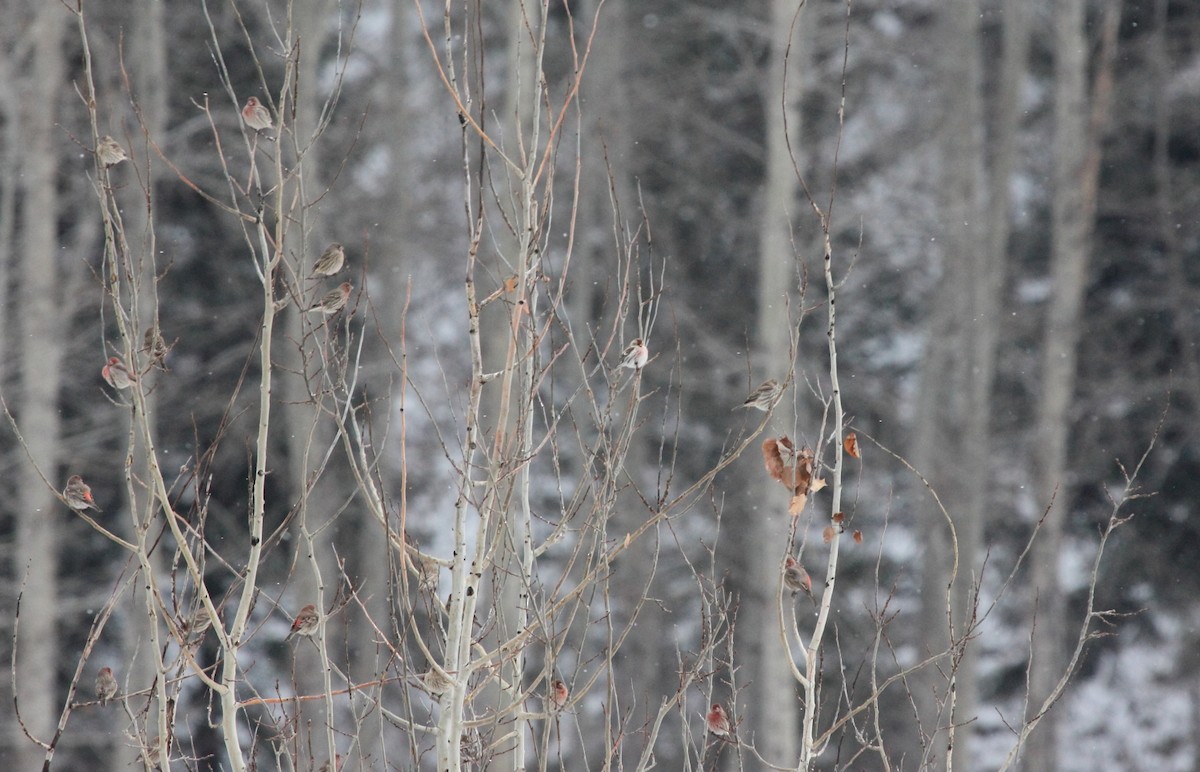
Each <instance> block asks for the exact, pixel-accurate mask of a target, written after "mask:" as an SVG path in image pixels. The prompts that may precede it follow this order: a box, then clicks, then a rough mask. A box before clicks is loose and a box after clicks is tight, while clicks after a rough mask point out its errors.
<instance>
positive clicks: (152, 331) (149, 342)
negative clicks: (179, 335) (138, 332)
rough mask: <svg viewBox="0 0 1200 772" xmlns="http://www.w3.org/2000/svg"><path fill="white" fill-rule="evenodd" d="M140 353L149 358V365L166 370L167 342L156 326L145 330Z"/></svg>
mask: <svg viewBox="0 0 1200 772" xmlns="http://www.w3.org/2000/svg"><path fill="white" fill-rule="evenodd" d="M142 351H144V352H145V353H146V355H147V356H148V357H149V358H150V364H152V365H154V366H155V367H161V368H163V369H164V370H165V369H166V364H165V362H166V358H167V351H168V349H167V342H166V340H164V339H163V336H162V332H161V331H160V330H159V329H158V325H151V326H150V327H147V328H146V334H145V335H143V336H142Z"/></svg>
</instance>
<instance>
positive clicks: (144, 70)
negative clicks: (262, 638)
mask: <svg viewBox="0 0 1200 772" xmlns="http://www.w3.org/2000/svg"><path fill="white" fill-rule="evenodd" d="M164 13H165V10H164V7H163V3H162V2H161V0H139V1H138V2H137V4H136V7H135V9H134V10H133V16H134V17H136V18H134V19H133V23H134V24H135V25H136V30H137V34H135V35H133V36H131V38H130V40H129V45H130V47H131V49H130V50H131V53H132V54H133V56H132V57H131V70H132V72H131V76H132V78H133V83H134V89H135V95H134V96H135V98H136V99H137V103H138V107H139V108H140V110H141V115H142V120H143V121H144V122H145V130H146V132H147V134H148V135H149V138H150V139H151V140H153V141H154V142H156V143H158V144H159V145H160V146H164V145H166V127H167V85H168V83H169V82H170V81H169V74H170V68H169V66H168V61H167V56H166V31H165V29H164V27H165V20H164ZM123 97H124V94H123V93H111V96H110V98H111V99H112V103H111V104H109V105H105V106H104V108H105V111H104V112H107V113H108V114H111V115H120V114H122V112H124V111H119V110H117V109H116V108H117V107H118V106H119V105H120V103H121V102H122V101H124V100H123ZM129 125H133V124H132V122H130V124H129ZM110 128H111V129H112V135H113V136H114V137H115V138H116V139H117V141H118V142H120V143H122V145H124V144H125V141H126V136H125V135H124V132H123V131H121V130H120V129H119V128H118V127H117V126H115V125H114V126H111V127H110ZM128 139H129V140H130V147H128V148H127V150H128V152H129V156H130V158H131V159H133V162H134V163H136V164H138V165H139V166H140V165H142V164H144V163H146V162H147V161H148V162H149V164H150V174H149V177H148V178H147V177H145V176H141V175H140V176H139V179H141V180H144V184H145V187H144V188H143V187H142V185H129V186H128V188H127V189H126V190H123V191H121V194H123V195H120V200H121V201H122V203H123V212H124V215H125V216H124V218H123V219H124V223H125V227H126V229H127V240H128V243H129V246H130V250H131V258H132V262H133V268H134V270H135V271H136V281H137V292H138V296H137V307H136V311H137V316H138V319H137V323H136V324H135V325H133V326H132V327H131V331H132V334H134V335H136V334H138V333H139V332H140V331H142V330H144V329H146V328H148V327H149V326H150V325H151V324H157V323H158V297H157V287H156V285H155V282H156V280H157V274H158V268H157V261H156V258H157V252H158V250H157V248H156V247H157V241H156V233H155V230H154V225H155V223H154V214H153V210H152V209H151V208H150V207H151V205H152V202H153V196H154V188H155V183H156V182H158V181H159V180H161V179H162V177H163V174H162V171H163V169H165V167H164V166H162V164H161V163H160V162H159V159H158V157H157V156H155V155H154V153H153V152H152V151H151V152H149V153H147V152H146V147H147V146H146V143H145V138H144V137H142V135H141V131H140V130H139V129H138V128H133V129H132V130H131V131H130V132H129V137H128ZM123 173H127V172H123ZM131 176H132V175H131ZM163 335H164V336H169V335H170V330H168V331H166V332H164V333H163ZM170 340H171V338H170V337H168V338H167V341H168V342H169V341H170ZM117 344H118V345H119V344H120V342H119V341H117ZM140 347H141V342H140V340H134V342H133V348H134V350H137V349H138V348H140ZM140 361H144V360H140ZM157 403H158V399H157V395H156V393H155V391H154V390H153V389H150V390H147V392H146V394H145V405H146V414H147V415H146V418H145V420H146V421H147V422H149V430H150V432H151V433H156V432H155V428H156V420H155V418H156V416H157V411H156V410H155V406H156V405H157ZM126 415H127V417H128V418H130V419H134V418H135V417H134V415H133V413H132V412H129V413H127V414H126ZM133 437H134V438H135V439H134V442H135V443H136V446H135V447H134V448H132V449H131V450H132V457H133V459H134V464H135V467H134V470H133V471H134V474H135V475H136V477H137V478H138V479H142V480H146V479H149V477H150V476H149V474H148V473H147V472H146V467H147V458H146V453H145V444H144V442H143V440H142V434H141V432H140V431H137V432H134V434H133ZM124 499H125V500H124V501H123V506H124V507H125V508H126V510H127V511H124V512H122V513H121V514H120V519H119V523H120V527H121V529H122V533H123V535H125V536H127V537H128V538H132V537H133V533H134V531H133V520H132V519H131V517H130V516H129V512H128V510H129V509H130V508H132V507H134V506H135V504H136V503H135V502H131V501H129V500H128V497H127V496H126V497H124ZM141 505H142V506H155V505H154V504H153V502H152V501H151V499H150V498H149V497H144V498H143V499H142V501H141ZM144 517H145V513H142V512H139V513H138V518H139V519H143V518H144ZM169 558H170V551H169V550H166V549H158V550H155V551H154V553H153V554H151V555H150V564H151V565H153V566H155V569H156V572H161V573H162V574H163V575H166V573H167V572H168V571H169V567H167V568H165V570H164V566H163V564H164V561H166V560H169ZM149 586H151V583H150V582H149V581H148V580H146V579H143V580H142V581H138V582H134V584H133V587H132V591H131V596H130V598H129V599H128V602H127V603H126V608H127V609H128V610H129V615H128V617H127V618H126V620H125V624H123V625H121V626H120V628H119V629H120V634H121V636H122V641H121V642H122V644H123V653H124V655H125V658H124V659H123V660H122V661H121V662H120V663H112V664H113V665H114V666H115V667H116V671H117V677H118V679H119V680H120V681H121V683H122V684H125V683H126V677H128V683H129V684H130V688H131V689H138V688H141V689H145V688H149V686H150V684H152V683H153V682H154V677H155V674H156V672H155V671H156V665H155V658H154V657H153V656H149V652H150V649H148V648H147V647H149V646H153V638H152V637H151V631H150V629H149V628H150V625H151V624H152V619H151V617H150V615H149V614H148V613H147V608H148V606H147V598H146V588H147V587H149ZM185 611H186V610H185ZM108 629H109V630H110V631H111V630H114V629H115V626H112V625H110V626H109V628H108ZM135 652H137V657H136V658H135V657H134V656H133V655H134V653H135ZM104 664H105V663H100V662H97V663H96V668H99V667H102V666H103V665H104ZM121 665H128V672H122V671H123V670H124V668H123V667H121ZM94 669H95V668H93V670H94ZM159 709H162V706H161V705H158V704H157V701H155V702H153V703H152V705H151V714H152V715H156V714H157V711H158V710H159ZM105 718H106V719H108V720H110V721H114V722H115V721H118V720H120V719H119V718H118V713H117V712H116V711H110V712H109V713H107V714H106V716H105ZM121 718H123V716H121ZM149 723H151V724H154V723H156V722H153V721H151V722H149ZM151 734H154V732H151ZM111 737H112V742H113V745H114V749H115V751H116V762H117V763H116V766H118V767H120V768H124V767H127V766H128V767H132V766H134V764H135V759H136V758H137V757H138V755H139V754H140V753H141V749H140V748H139V747H137V746H136V745H134V744H132V743H129V742H126V741H124V739H123V738H121V736H120V734H119V733H118V732H115V731H114V732H113V733H112V735H111ZM200 747H202V748H204V749H206V750H207V751H208V752H210V753H211V752H217V753H220V752H221V751H219V750H217V749H218V748H220V742H219V741H215V742H213V743H212V745H204V744H203V742H202V744H201V746H200ZM137 766H140V762H138V764H137Z"/></svg>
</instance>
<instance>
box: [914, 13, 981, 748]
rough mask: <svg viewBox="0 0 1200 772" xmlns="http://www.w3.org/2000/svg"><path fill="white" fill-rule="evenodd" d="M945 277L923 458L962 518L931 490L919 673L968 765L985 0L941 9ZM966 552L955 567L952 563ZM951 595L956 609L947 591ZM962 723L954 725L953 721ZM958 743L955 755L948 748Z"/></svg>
mask: <svg viewBox="0 0 1200 772" xmlns="http://www.w3.org/2000/svg"><path fill="white" fill-rule="evenodd" d="M941 24H942V28H943V29H944V31H945V32H944V34H943V35H942V39H943V41H944V45H943V48H942V59H941V61H940V69H939V73H940V79H941V83H942V92H943V94H944V97H945V108H944V110H943V111H942V114H943V115H944V116H945V121H944V124H943V126H942V132H943V133H942V138H941V140H940V144H941V147H942V149H943V150H942V158H941V173H940V180H941V184H940V186H939V189H940V191H941V197H940V199H939V206H940V209H941V218H940V220H941V223H942V228H941V233H940V235H939V237H938V242H939V243H940V245H941V250H942V254H943V264H944V268H943V272H942V279H941V281H940V283H939V285H938V289H937V295H936V297H935V298H934V299H933V302H932V304H931V305H932V308H933V311H932V313H933V316H932V319H931V325H930V329H931V334H930V337H929V340H928V342H927V344H926V354H925V357H924V365H925V366H924V369H923V370H922V373H921V398H920V402H919V405H918V411H919V412H918V421H917V429H916V438H915V445H916V448H915V456H916V459H917V465H918V468H919V469H920V470H921V471H922V472H923V473H924V474H925V475H926V476H927V478H928V479H929V481H930V482H931V483H932V485H933V487H934V489H935V490H937V492H938V495H939V496H940V498H941V501H942V503H943V504H944V505H945V506H946V509H947V510H948V512H949V513H950V516H951V518H952V519H953V521H954V530H953V531H951V529H950V527H949V525H948V524H947V522H946V520H945V517H944V516H943V515H942V513H941V512H940V511H939V510H938V509H937V508H936V506H935V505H934V502H933V501H931V500H926V506H925V510H924V522H923V525H922V528H921V530H922V533H923V534H924V537H925V539H926V549H925V557H924V559H923V561H922V562H923V566H924V573H923V575H922V586H921V590H922V593H921V601H922V605H921V625H920V627H921V630H922V633H923V636H924V640H923V641H922V644H921V645H922V653H923V654H932V653H937V652H943V651H947V650H949V651H950V657H949V658H948V659H946V660H944V661H943V662H942V663H940V665H939V667H937V668H929V669H927V670H926V671H924V673H923V677H922V678H921V679H918V680H917V683H918V684H919V685H918V694H917V698H918V705H919V707H920V708H921V711H920V719H921V725H922V726H921V729H922V732H923V734H924V735H925V736H926V738H927V740H928V742H929V743H930V744H929V745H928V746H927V747H926V748H925V749H924V755H925V757H926V759H927V760H930V761H932V762H933V763H935V764H936V765H937V766H939V767H948V766H949V765H950V764H951V762H953V765H954V766H955V767H957V768H959V769H969V768H971V765H970V761H969V759H970V745H969V733H970V725H969V724H965V722H969V721H970V720H971V719H972V718H973V717H974V715H975V710H976V704H977V696H976V683H975V655H974V652H973V650H972V648H970V647H969V646H965V645H964V644H965V641H964V640H963V638H964V635H965V634H966V633H967V630H968V625H969V624H970V621H971V618H972V608H971V604H972V599H973V591H974V589H975V587H976V583H977V581H978V572H977V569H978V565H979V560H978V555H979V551H980V545H981V543H982V539H983V518H984V515H985V513H986V511H987V481H988V468H987V458H988V433H989V423H990V417H991V411H990V399H991V389H992V381H993V372H994V369H995V368H994V360H995V345H996V343H995V342H996V338H997V330H998V326H999V319H998V300H997V292H998V286H997V276H998V275H1000V274H999V265H1000V264H997V263H995V262H994V259H993V258H994V256H993V255H991V254H989V252H988V250H987V244H988V225H989V223H988V219H987V208H986V206H985V204H984V195H985V192H986V188H985V183H984V149H983V131H984V124H983V99H982V83H981V76H980V65H979V45H980V41H979V29H978V24H979V4H978V2H977V0H963V2H957V3H952V4H949V5H947V6H945V8H944V10H943V16H942V21H941ZM956 554H957V558H958V566H957V574H954V573H953V567H954V559H955V556H956ZM948 600H949V603H950V608H949V614H948V613H947V612H948V609H947V601H948ZM955 724H957V725H958V726H957V728H955V729H953V730H952V731H951V730H950V727H951V726H952V725H955ZM951 753H953V759H951V758H950V754H951Z"/></svg>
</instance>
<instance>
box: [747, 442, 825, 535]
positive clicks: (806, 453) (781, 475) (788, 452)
mask: <svg viewBox="0 0 1200 772" xmlns="http://www.w3.org/2000/svg"><path fill="white" fill-rule="evenodd" d="M762 453H763V463H764V465H765V466H766V468H767V474H769V475H771V478H772V479H773V480H776V481H778V482H779V483H781V484H782V485H783V486H784V487H786V488H787V489H788V490H790V491H791V492H792V500H791V502H790V503H789V504H788V512H789V513H790V514H791V515H792V516H793V517H796V516H798V515H799V514H800V512H801V511H802V510H803V509H804V506H805V505H806V504H807V503H808V496H809V494H810V493H816V492H817V491H819V490H821V489H822V488H824V487H825V480H824V479H822V478H819V477H818V478H815V479H814V478H813V460H814V454H813V451H812V448H809V447H803V448H800V449H798V450H797V448H796V446H795V444H793V443H792V441H791V439H790V438H788V436H787V435H783V436H781V437H772V438H769V439H766V440H764V441H763V444H762Z"/></svg>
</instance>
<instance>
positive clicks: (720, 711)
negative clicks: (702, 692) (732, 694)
mask: <svg viewBox="0 0 1200 772" xmlns="http://www.w3.org/2000/svg"><path fill="white" fill-rule="evenodd" d="M704 727H705V728H706V729H708V731H709V732H711V733H712V734H714V735H716V736H717V737H728V736H729V716H727V715H725V708H722V707H721V706H720V705H716V704H714V705H713V706H712V710H710V711H708V713H706V714H705V715H704Z"/></svg>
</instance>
